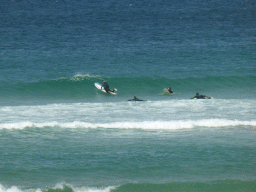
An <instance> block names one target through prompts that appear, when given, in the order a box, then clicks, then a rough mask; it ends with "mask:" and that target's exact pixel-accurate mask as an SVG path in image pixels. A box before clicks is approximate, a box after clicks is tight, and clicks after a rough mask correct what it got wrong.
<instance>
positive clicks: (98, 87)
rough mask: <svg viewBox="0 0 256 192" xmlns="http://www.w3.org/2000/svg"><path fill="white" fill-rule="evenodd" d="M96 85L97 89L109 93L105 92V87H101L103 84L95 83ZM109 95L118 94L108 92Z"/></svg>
mask: <svg viewBox="0 0 256 192" xmlns="http://www.w3.org/2000/svg"><path fill="white" fill-rule="evenodd" d="M94 85H95V87H96V88H97V89H99V90H101V91H102V92H105V93H107V92H106V91H105V89H104V87H101V84H99V83H97V82H96V83H94ZM108 93H110V94H112V95H116V93H113V92H108Z"/></svg>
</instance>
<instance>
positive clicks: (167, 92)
mask: <svg viewBox="0 0 256 192" xmlns="http://www.w3.org/2000/svg"><path fill="white" fill-rule="evenodd" d="M163 91H164V95H172V94H171V93H170V92H169V91H168V90H167V89H166V88H164V90H163Z"/></svg>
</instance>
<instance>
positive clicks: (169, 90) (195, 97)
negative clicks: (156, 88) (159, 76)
mask: <svg viewBox="0 0 256 192" xmlns="http://www.w3.org/2000/svg"><path fill="white" fill-rule="evenodd" d="M101 87H102V88H104V89H105V91H106V92H107V93H109V92H112V93H114V92H116V91H117V89H113V90H111V89H110V88H109V85H108V84H107V82H106V81H103V83H102V85H101ZM167 90H168V92H169V93H170V94H172V93H173V90H172V88H171V87H169V88H168V89H167ZM191 99H213V97H211V96H210V97H207V96H206V95H200V94H199V93H196V95H195V96H194V97H192V98H191ZM127 101H145V100H141V99H139V98H137V97H136V96H134V98H133V99H129V100H127Z"/></svg>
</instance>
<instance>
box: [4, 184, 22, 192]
mask: <svg viewBox="0 0 256 192" xmlns="http://www.w3.org/2000/svg"><path fill="white" fill-rule="evenodd" d="M0 192H22V190H20V189H19V188H18V187H16V186H12V187H10V188H5V187H4V186H2V185H0Z"/></svg>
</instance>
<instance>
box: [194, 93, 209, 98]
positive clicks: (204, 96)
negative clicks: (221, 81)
mask: <svg viewBox="0 0 256 192" xmlns="http://www.w3.org/2000/svg"><path fill="white" fill-rule="evenodd" d="M191 99H213V97H212V96H210V97H207V96H206V95H199V93H196V95H195V96H194V97H192V98H191Z"/></svg>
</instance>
